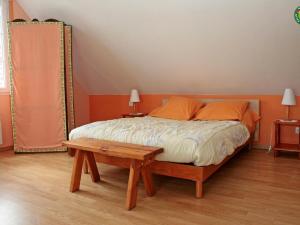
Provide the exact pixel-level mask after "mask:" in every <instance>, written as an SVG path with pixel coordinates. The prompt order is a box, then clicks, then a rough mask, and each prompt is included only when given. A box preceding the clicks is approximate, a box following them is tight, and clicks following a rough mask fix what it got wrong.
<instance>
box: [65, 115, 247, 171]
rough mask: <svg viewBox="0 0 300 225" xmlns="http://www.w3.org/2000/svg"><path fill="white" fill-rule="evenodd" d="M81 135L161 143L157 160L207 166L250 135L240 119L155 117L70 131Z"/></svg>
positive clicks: (78, 136) (119, 121)
mask: <svg viewBox="0 0 300 225" xmlns="http://www.w3.org/2000/svg"><path fill="white" fill-rule="evenodd" d="M69 136H70V139H76V138H80V137H88V138H97V139H104V140H112V141H120V142H126V143H133V144H141V145H149V146H158V147H162V148H164V152H163V153H161V154H159V155H158V156H157V157H156V160H160V161H169V162H178V163H194V165H196V166H207V165H210V164H218V163H220V162H221V161H222V160H223V159H224V158H225V157H226V156H228V155H230V154H232V153H233V152H234V149H235V148H236V147H238V146H240V145H242V144H244V143H245V142H246V141H247V140H248V138H249V132H248V130H247V128H246V127H245V126H244V125H242V124H241V123H240V122H237V121H177V120H169V119H161V118H154V117H149V116H147V117H142V118H124V119H115V120H108V121H99V122H94V123H90V124H87V125H84V126H81V127H78V128H76V129H74V130H72V131H71V133H70V135H69Z"/></svg>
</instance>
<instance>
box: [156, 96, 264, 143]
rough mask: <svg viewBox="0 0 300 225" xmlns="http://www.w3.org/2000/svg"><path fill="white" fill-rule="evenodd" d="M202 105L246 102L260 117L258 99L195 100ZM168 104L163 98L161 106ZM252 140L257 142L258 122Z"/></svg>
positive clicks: (166, 99)
mask: <svg viewBox="0 0 300 225" xmlns="http://www.w3.org/2000/svg"><path fill="white" fill-rule="evenodd" d="M197 100H199V101H201V102H204V103H209V102H221V101H248V102H249V108H250V109H251V110H252V111H253V112H256V113H257V115H260V101H259V99H222V98H199V99H197ZM167 102H168V98H164V99H163V100H162V104H163V105H164V104H166V103H167ZM254 140H255V141H258V140H259V122H258V123H257V125H256V129H255V133H254Z"/></svg>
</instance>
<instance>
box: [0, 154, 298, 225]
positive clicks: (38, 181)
mask: <svg viewBox="0 0 300 225" xmlns="http://www.w3.org/2000/svg"><path fill="white" fill-rule="evenodd" d="M72 164H73V158H70V157H69V156H68V155H67V154H66V153H54V154H52V153H49V154H17V155H15V154H13V153H12V152H10V151H6V152H0V224H5V225H48V224H49V225H52V224H58V225H69V224H72V225H79V224H80V225H82V224H84V225H99V224H105V225H107V224H108V225H110V224H111V225H115V224H116V225H117V224H118V225H119V224H122V225H127V224H128V225H131V224H138V225H140V224H143V225H148V224H149V225H152V224H158V225H169V224H170V225H182V224H184V225H196V224H213V225H214V224H222V225H223V224H225V225H226V224H239V225H240V224H241V225H254V224H263V225H264V224H268V225H272V224H273V225H282V224H284V225H290V224H292V225H298V224H299V221H300V213H299V212H300V163H299V160H298V159H297V157H290V156H284V155H283V156H281V157H279V158H276V159H275V160H274V158H273V155H272V154H266V153H265V152H264V151H258V150H253V151H249V152H242V153H241V154H238V155H237V156H236V157H235V158H233V159H232V160H231V161H230V162H228V163H227V164H226V165H225V166H224V167H223V168H222V169H221V170H220V171H219V172H217V173H216V174H215V175H214V176H212V177H211V178H210V179H208V180H207V182H205V183H204V186H205V190H206V192H205V196H204V198H202V199H196V198H195V197H194V187H195V183H194V182H192V181H187V180H181V179H176V178H170V177H163V176H153V180H154V182H155V186H156V195H155V196H153V197H151V198H146V193H145V191H144V187H143V182H140V185H139V187H138V189H139V190H138V195H139V197H138V199H139V203H138V207H136V208H135V209H134V210H133V211H132V212H128V211H127V210H125V209H124V198H125V196H126V189H127V181H128V172H129V171H128V170H127V169H121V168H117V167H113V166H107V165H104V164H101V165H99V164H98V165H97V166H98V167H99V168H101V175H102V176H101V182H100V183H93V182H92V181H91V178H90V175H89V174H82V178H81V189H80V190H79V191H77V192H76V193H70V192H69V184H70V175H71V172H72Z"/></svg>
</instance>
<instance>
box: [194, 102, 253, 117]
mask: <svg viewBox="0 0 300 225" xmlns="http://www.w3.org/2000/svg"><path fill="white" fill-rule="evenodd" d="M247 107H248V102H246V101H224V102H211V103H208V104H207V105H206V106H205V107H204V108H203V109H201V110H200V111H199V112H198V113H197V114H196V116H195V118H194V120H239V121H240V120H242V117H243V115H244V113H245V111H246V109H247Z"/></svg>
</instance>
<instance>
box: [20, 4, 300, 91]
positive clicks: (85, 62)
mask: <svg viewBox="0 0 300 225" xmlns="http://www.w3.org/2000/svg"><path fill="white" fill-rule="evenodd" d="M18 2H19V3H20V4H21V6H23V8H24V9H25V11H26V12H28V14H29V15H30V16H31V17H32V18H34V17H37V18H39V19H45V18H49V17H51V18H57V19H60V20H63V21H65V22H66V23H69V24H71V25H73V26H74V48H75V49H74V52H75V53H74V61H75V64H76V66H77V69H78V72H79V75H78V77H77V79H78V80H79V82H80V83H81V84H82V85H84V87H85V88H86V89H87V90H88V91H89V93H90V94H123V93H126V94H127V93H128V92H129V89H130V88H132V87H137V88H139V89H140V90H141V91H142V92H144V93H197V94H201V93H205V94H281V93H282V90H283V89H284V88H285V87H292V88H294V89H295V90H296V93H297V94H298V95H299V94H300V71H299V67H300V25H298V24H297V23H296V22H295V21H294V18H293V13H294V10H295V8H296V6H298V5H300V2H299V1H297V0H248V1H246V0H151V1H146V0H109V1H107V0H106V1H105V0H89V1H87V0H59V1H58V0H56V1H53V0H43V1H39V0H18Z"/></svg>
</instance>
